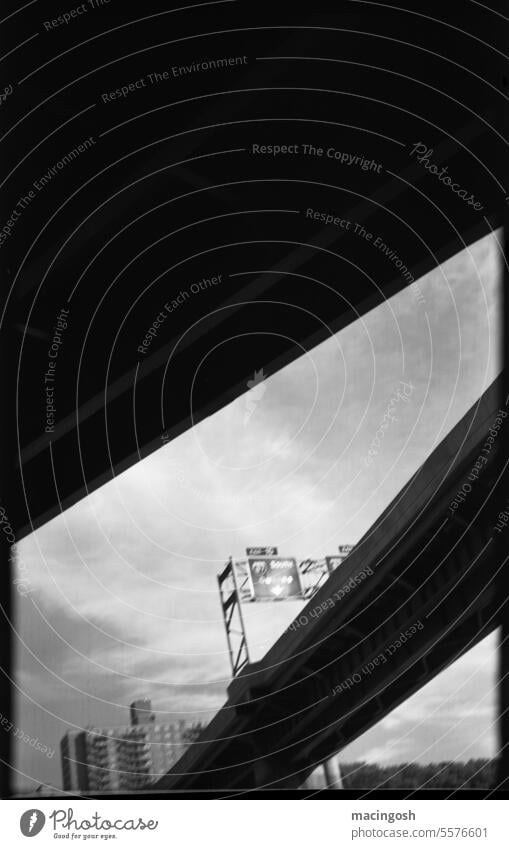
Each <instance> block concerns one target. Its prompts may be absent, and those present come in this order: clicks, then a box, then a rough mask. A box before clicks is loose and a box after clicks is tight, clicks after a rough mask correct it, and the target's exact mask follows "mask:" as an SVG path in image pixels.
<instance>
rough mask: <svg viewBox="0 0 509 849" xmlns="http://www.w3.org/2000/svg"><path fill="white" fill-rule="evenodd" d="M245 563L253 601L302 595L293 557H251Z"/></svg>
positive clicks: (299, 596)
mask: <svg viewBox="0 0 509 849" xmlns="http://www.w3.org/2000/svg"><path fill="white" fill-rule="evenodd" d="M247 563H248V569H249V577H250V579H251V586H252V589H253V599H254V600H255V601H274V600H275V599H292V598H301V597H302V587H301V583H300V574H299V570H298V567H297V561H296V560H295V557H263V558H261V557H258V558H254V557H253V558H249V560H248V561H247Z"/></svg>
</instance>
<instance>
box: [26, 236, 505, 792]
mask: <svg viewBox="0 0 509 849" xmlns="http://www.w3.org/2000/svg"><path fill="white" fill-rule="evenodd" d="M419 289H420V292H421V295H422V297H418V293H417V291H416V288H415V286H413V287H409V288H408V289H406V290H405V291H404V292H401V293H400V294H399V295H397V296H396V297H394V298H392V299H391V300H390V301H388V302H386V304H384V305H383V306H380V307H378V308H377V309H376V310H373V311H372V312H371V313H369V314H368V315H366V316H365V317H364V318H363V319H362V320H359V321H357V322H356V323H355V324H353V325H351V326H349V327H348V328H346V329H345V330H343V331H341V333H339V334H338V335H337V336H333V337H331V338H330V339H329V340H327V341H326V342H324V343H323V344H321V345H320V346H318V347H317V348H315V349H314V350H313V351H312V352H310V353H309V354H307V355H305V356H303V357H302V358H301V359H299V360H298V361H297V362H295V363H293V364H292V365H290V366H288V367H287V368H285V369H284V370H283V371H281V372H280V373H278V374H277V375H275V376H274V377H272V378H269V379H267V380H265V381H263V382H262V384H261V385H260V386H259V387H258V388H256V389H254V390H252V391H251V392H249V393H248V395H246V396H243V397H241V398H239V399H238V400H237V401H236V402H234V403H233V404H231V405H229V406H228V407H226V408H224V409H223V410H221V411H220V412H219V413H217V414H215V415H214V416H212V417H211V418H209V419H207V420H206V421H204V422H202V423H201V424H200V425H198V426H197V427H195V428H194V429H193V430H192V431H190V432H188V433H186V434H184V435H183V436H181V437H179V438H178V439H177V440H175V441H174V442H173V443H170V444H169V445H166V446H164V447H162V448H161V449H160V450H159V451H157V452H155V453H154V454H153V455H151V457H149V458H148V459H146V460H145V461H143V462H142V463H139V464H138V465H136V466H135V467H133V468H132V469H130V470H129V471H127V472H125V473H124V474H122V475H120V476H119V477H117V478H116V479H115V481H113V482H111V483H109V484H107V485H106V486H104V487H102V488H101V489H100V490H98V491H97V492H95V493H93V494H92V495H91V496H89V497H88V498H87V499H86V500H84V501H82V502H81V503H80V504H78V505H76V506H75V507H73V508H71V509H70V510H68V511H66V512H65V513H64V514H62V515H61V516H59V517H58V518H56V519H54V520H53V521H51V522H49V523H48V524H47V525H45V526H44V527H43V528H42V529H41V530H39V531H37V532H36V533H34V534H32V535H31V536H30V537H29V538H26V539H24V540H23V541H22V542H21V543H20V544H19V546H18V552H17V555H18V560H19V562H18V567H17V568H18V571H19V576H20V577H21V576H23V579H24V581H23V586H24V587H25V588H27V589H28V590H29V591H28V592H27V594H26V595H25V596H24V597H23V596H22V595H21V594H20V593H19V592H16V593H14V596H15V602H16V615H15V629H16V633H15V637H14V642H15V646H16V656H15V667H14V669H15V692H16V707H17V709H16V716H15V722H16V725H17V726H18V727H19V728H21V729H22V730H23V732H24V733H25V734H28V735H29V736H30V737H31V738H33V737H35V736H37V737H38V738H39V740H40V741H41V743H42V744H44V745H47V746H49V747H51V748H52V749H54V750H55V754H54V756H53V757H48V756H46V755H44V754H43V753H41V752H39V751H37V750H35V749H34V748H33V747H32V746H30V745H28V744H27V743H23V742H20V743H17V744H16V745H17V771H18V778H17V781H18V786H19V787H30V786H33V784H34V783H35V784H38V783H40V782H44V783H49V784H54V785H55V786H57V787H59V786H61V773H60V758H59V751H58V744H59V741H60V738H61V737H62V735H63V734H64V733H65V732H66V731H68V730H72V729H77V728H82V727H84V726H86V725H88V724H93V725H120V724H125V723H127V721H128V705H129V703H130V702H131V701H132V700H133V699H134V698H136V697H138V696H140V695H144V694H145V695H149V696H150V697H151V698H152V702H153V705H154V707H155V710H156V712H157V714H158V717H159V718H160V719H161V720H162V721H170V720H173V719H177V718H184V717H185V718H189V719H193V720H198V719H201V720H202V721H203V720H207V719H209V718H210V717H211V716H212V715H213V713H214V712H215V711H216V710H217V709H218V708H219V707H220V706H221V705H222V704H223V702H224V700H225V688H226V686H227V684H228V682H229V677H230V676H229V662H228V655H227V652H226V640H225V634H224V628H223V623H222V618H221V614H220V607H219V600H218V593H217V582H216V575H217V573H218V572H219V571H220V569H221V568H222V567H223V565H224V563H225V561H226V559H227V558H228V556H229V555H230V554H231V555H233V556H234V557H242V556H243V555H244V553H245V548H246V546H252V545H253V546H256V545H277V546H278V547H279V552H280V554H283V555H288V556H296V557H298V558H301V559H303V558H305V557H323V556H324V555H326V554H334V553H337V547H338V545H340V544H342V543H355V542H356V541H357V540H358V539H359V538H360V537H361V536H362V534H363V533H364V532H365V531H366V530H368V528H369V527H370V526H371V525H372V523H373V521H374V520H375V519H376V518H377V516H378V515H379V514H380V512H381V511H382V510H383V509H384V507H385V506H386V505H387V504H388V503H389V502H390V501H391V500H392V498H393V497H394V496H395V494H396V493H397V492H398V491H399V490H400V489H401V487H402V486H403V484H404V483H405V482H406V481H407V480H408V479H409V477H410V476H411V475H412V474H413V472H414V471H415V470H416V468H417V467H418V466H419V465H420V464H421V463H422V462H423V461H424V460H425V459H426V458H427V456H428V455H429V453H430V452H431V451H432V450H433V448H434V447H435V446H436V445H437V444H438V443H439V442H440V441H441V440H442V439H443V438H444V436H445V435H446V433H447V432H448V431H449V430H450V429H451V428H452V427H453V426H454V424H455V423H456V422H457V421H458V419H459V418H460V417H461V416H462V415H463V414H464V413H465V412H466V411H467V410H468V408H469V407H470V406H471V405H472V404H473V403H474V402H475V400H476V399H477V398H478V397H479V395H480V394H481V393H482V392H483V391H484V389H485V388H486V387H487V386H488V385H489V384H490V383H491V381H492V380H493V379H494V377H495V376H496V374H497V373H498V370H499V359H498V344H499V341H500V340H499V332H498V327H497V319H496V313H497V300H498V296H499V284H498V249H497V245H496V238H495V237H494V236H492V237H488V238H486V239H483V240H481V241H480V242H478V243H477V244H476V245H475V246H473V247H472V248H471V249H470V251H465V252H464V253H462V254H460V255H459V256H458V257H455V258H454V259H453V260H451V261H449V262H448V263H446V264H445V265H443V266H442V267H441V268H440V269H437V270H436V271H434V272H432V273H431V274H429V275H427V276H426V277H425V278H423V279H422V280H421V281H419ZM259 367H260V369H262V368H263V362H260V366H259ZM400 381H404V382H405V385H406V386H407V392H408V393H409V397H408V400H407V401H406V402H404V401H402V400H400V401H399V402H398V404H397V406H396V408H395V410H394V416H395V418H396V419H397V420H396V421H393V422H391V424H390V427H389V428H388V429H387V430H386V432H385V436H384V438H383V440H382V442H381V445H380V447H379V449H378V453H377V455H376V456H375V457H374V460H373V462H372V463H371V465H370V466H369V467H368V466H367V465H366V463H365V462H364V461H365V458H366V456H367V451H368V449H369V447H370V445H371V443H372V440H373V438H374V435H375V432H376V430H377V428H378V425H379V423H380V421H381V420H382V418H383V416H384V413H385V411H386V409H387V406H388V404H389V399H390V397H391V395H393V393H394V392H395V391H397V389H398V386H401V385H402V384H401V383H400ZM408 387H411V388H410V389H408ZM247 389H248V387H247V386H246V390H247ZM300 606H302V603H298V602H288V603H284V604H276V605H250V606H249V608H247V609H246V618H247V629H248V636H249V642H250V648H251V654H252V656H253V658H254V659H257V658H258V657H261V656H262V655H263V654H264V653H265V652H266V651H267V649H268V648H269V647H270V645H271V644H272V643H273V642H274V640H275V639H276V638H277V637H278V636H279V634H280V633H281V631H282V630H283V629H284V628H285V627H286V626H287V625H288V624H289V622H290V621H291V619H292V618H293V617H294V616H295V615H296V614H297V613H298V611H299V609H300ZM496 637H497V635H496V634H494V635H492V637H490V638H488V639H487V640H485V641H484V642H483V643H482V644H480V645H479V646H478V647H477V648H476V649H474V650H473V651H472V652H470V653H469V654H468V655H466V656H465V657H464V658H463V659H462V660H461V661H459V662H458V663H456V664H455V665H454V666H453V667H451V668H450V669H449V670H446V671H445V672H443V673H442V674H441V675H440V676H439V677H437V678H436V679H435V680H434V681H433V682H431V683H430V684H429V685H428V686H427V687H426V688H425V689H424V690H422V691H421V692H420V693H419V694H418V695H416V696H414V697H413V698H412V699H410V700H409V701H408V702H406V703H405V704H404V705H403V706H401V707H399V708H398V709H397V710H396V711H394V712H393V713H392V714H391V715H390V716H389V717H387V718H386V719H385V720H384V721H383V722H382V723H380V724H379V725H378V726H377V727H376V728H374V729H372V730H371V731H370V732H369V733H367V734H365V735H364V736H363V737H362V738H360V739H359V740H358V741H356V742H355V743H354V744H352V745H351V746H349V747H348V749H347V750H345V752H344V753H343V755H342V758H343V760H349V761H351V760H353V759H354V758H355V759H358V758H359V759H366V760H373V761H378V762H382V763H398V762H402V761H404V760H419V761H421V762H429V761H433V760H443V759H446V758H455V757H456V758H458V759H468V758H469V757H476V756H490V755H492V754H493V753H494V747H495V734H494V727H493V725H492V723H493V722H494V716H495V715H494V704H495V693H494V689H493V688H494V683H495V678H494V675H495V645H496V642H495V641H496Z"/></svg>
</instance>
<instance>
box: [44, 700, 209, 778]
mask: <svg viewBox="0 0 509 849" xmlns="http://www.w3.org/2000/svg"><path fill="white" fill-rule="evenodd" d="M130 714H131V725H123V726H119V727H116V728H95V727H94V728H86V729H85V730H83V731H80V732H70V733H68V734H66V735H65V736H64V737H63V738H62V740H61V743H60V750H61V757H62V777H63V789H64V790H97V791H101V790H139V789H141V788H142V787H146V786H147V785H149V784H151V783H152V782H153V781H157V780H158V779H159V778H160V777H161V776H162V775H164V774H165V773H166V772H168V770H169V769H171V767H172V766H173V764H174V763H176V762H177V761H178V760H179V758H180V757H181V756H182V755H183V754H184V752H185V750H186V749H187V747H188V746H189V744H190V743H191V742H192V741H193V740H194V739H195V738H196V737H197V736H198V734H199V731H200V727H199V726H197V725H196V724H195V725H192V724H190V723H188V722H185V721H184V720H181V721H180V722H178V723H158V722H156V717H155V714H154V713H153V712H152V705H151V702H150V699H146V698H145V699H140V700H138V701H135V702H133V703H132V704H131V707H130Z"/></svg>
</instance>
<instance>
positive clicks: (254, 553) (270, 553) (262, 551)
mask: <svg viewBox="0 0 509 849" xmlns="http://www.w3.org/2000/svg"><path fill="white" fill-rule="evenodd" d="M246 554H247V556H248V557H276V555H277V548H270V547H267V546H265V548H264V547H260V548H246Z"/></svg>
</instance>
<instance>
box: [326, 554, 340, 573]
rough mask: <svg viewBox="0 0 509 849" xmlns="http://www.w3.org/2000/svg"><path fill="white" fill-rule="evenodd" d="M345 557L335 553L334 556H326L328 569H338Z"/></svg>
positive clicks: (330, 570) (331, 570)
mask: <svg viewBox="0 0 509 849" xmlns="http://www.w3.org/2000/svg"><path fill="white" fill-rule="evenodd" d="M344 559H345V558H344V557H341V556H337V555H334V556H333V557H326V558H325V562H326V563H327V570H328V571H329V572H333V571H334V569H337V568H338V566H341V564H342V562H343V560H344Z"/></svg>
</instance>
